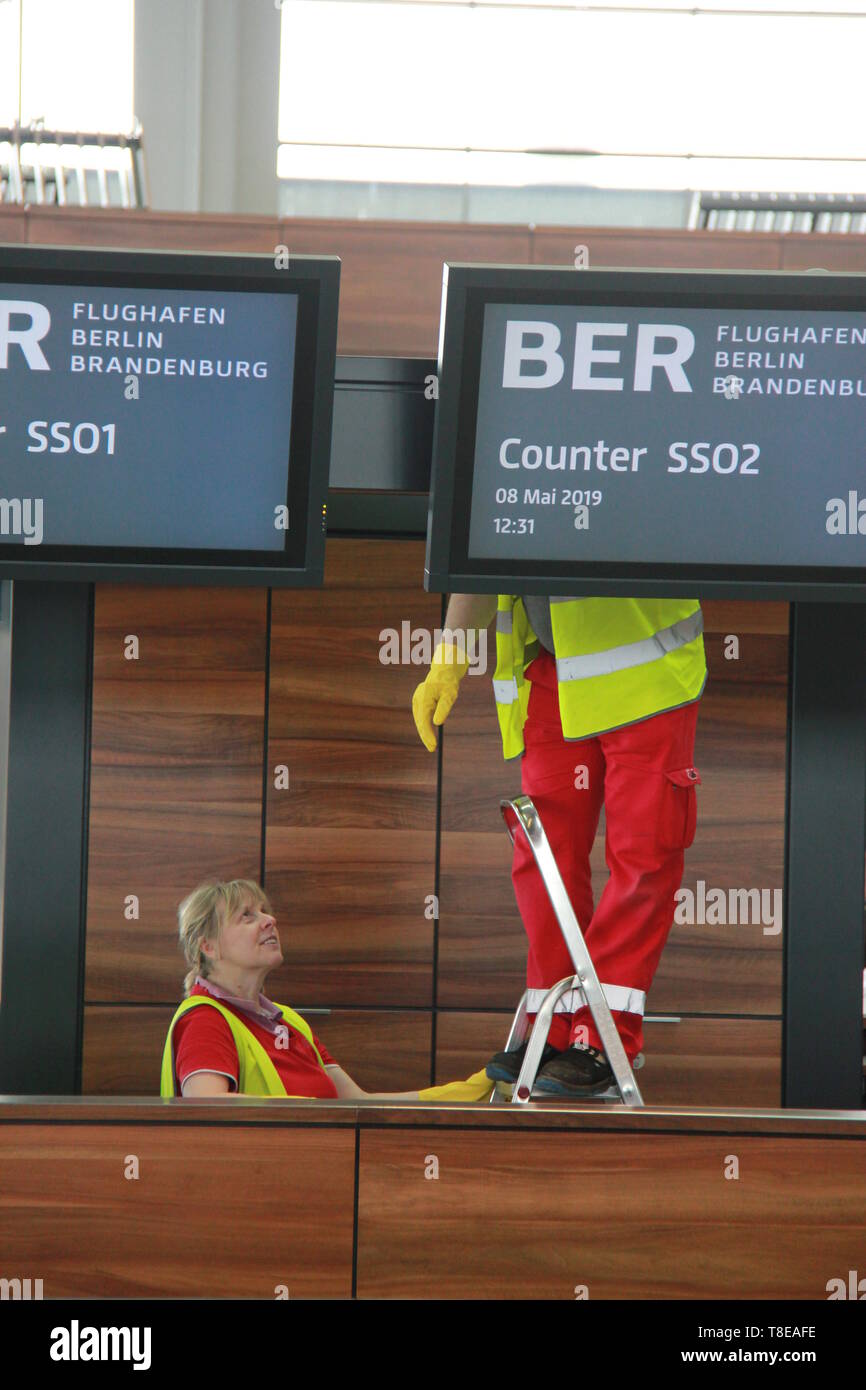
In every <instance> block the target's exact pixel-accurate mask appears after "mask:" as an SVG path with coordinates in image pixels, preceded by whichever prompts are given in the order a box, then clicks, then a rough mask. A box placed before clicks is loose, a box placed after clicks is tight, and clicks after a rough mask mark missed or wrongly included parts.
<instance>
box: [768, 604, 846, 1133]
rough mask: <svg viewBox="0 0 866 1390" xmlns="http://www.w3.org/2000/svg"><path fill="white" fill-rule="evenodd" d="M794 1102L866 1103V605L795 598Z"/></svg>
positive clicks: (786, 1001)
mask: <svg viewBox="0 0 866 1390" xmlns="http://www.w3.org/2000/svg"><path fill="white" fill-rule="evenodd" d="M788 679H789V696H788V786H787V807H786V828H785V903H784V916H785V925H784V940H783V972H784V978H783V1036H782V1104H783V1105H784V1106H803V1107H808V1108H816V1107H817V1108H821V1109H834V1110H838V1109H841V1110H853V1109H859V1108H860V1106H861V1104H862V1082H861V1066H862V1060H861V1057H862V1034H861V1027H862V972H863V856H864V850H866V604H859V603H838V604H831V603H794V604H792V605H791V641H790V669H789V676H788Z"/></svg>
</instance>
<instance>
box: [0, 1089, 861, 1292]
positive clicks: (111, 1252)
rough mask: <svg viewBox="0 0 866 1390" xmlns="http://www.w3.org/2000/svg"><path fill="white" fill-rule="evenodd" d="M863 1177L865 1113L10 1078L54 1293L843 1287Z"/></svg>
mask: <svg viewBox="0 0 866 1390" xmlns="http://www.w3.org/2000/svg"><path fill="white" fill-rule="evenodd" d="M864 1183H866V1114H864V1113H862V1112H852V1113H845V1112H834V1113H832V1114H829V1113H822V1112H820V1111H814V1110H809V1111H796V1110H785V1111H779V1110H755V1109H753V1110H744V1109H741V1110H723V1109H700V1108H691V1109H689V1110H682V1109H675V1108H665V1107H652V1106H650V1107H647V1108H645V1109H642V1110H640V1111H632V1110H628V1109H623V1108H622V1107H619V1106H616V1107H607V1108H606V1107H605V1106H603V1105H595V1104H584V1105H580V1106H578V1105H570V1104H565V1103H549V1104H546V1105H537V1104H531V1105H528V1106H526V1107H519V1108H518V1107H512V1106H509V1105H505V1104H502V1105H493V1106H491V1105H442V1104H439V1105H430V1104H425V1103H417V1104H413V1103H409V1104H406V1103H401V1104H397V1103H391V1104H383V1103H381V1102H377V1101H366V1102H363V1103H360V1104H359V1103H357V1102H349V1101H343V1102H333V1103H331V1102H325V1101H321V1100H311V1101H291V1100H285V1101H283V1100H266V1101H263V1100H259V1099H257V1098H254V1097H246V1096H242V1097H238V1098H234V1099H228V1098H227V1099H226V1100H225V1101H220V1102H217V1101H213V1100H209V1099H201V1100H148V1099H138V1098H129V1097H116V1098H113V1099H110V1100H101V1099H100V1100H96V1099H93V1098H90V1097H86V1096H82V1097H78V1098H72V1099H69V1098H67V1097H62V1096H54V1097H52V1096H40V1097H35V1098H27V1097H4V1098H2V1099H0V1274H2V1275H3V1276H4V1277H5V1278H7V1279H11V1278H19V1279H26V1278H30V1279H31V1280H35V1279H41V1280H42V1296H43V1297H44V1298H46V1299H50V1298H183V1297H189V1298H255V1299H275V1298H281V1297H282V1298H284V1297H289V1298H310V1297H316V1298H321V1297H325V1298H350V1297H352V1296H355V1297H358V1298H391V1297H394V1298H419V1299H427V1298H429V1299H443V1298H450V1297H457V1298H474V1297H481V1298H551V1299H558V1298H563V1299H569V1300H573V1299H575V1298H586V1297H589V1298H591V1299H606V1298H607V1299H610V1298H613V1299H617V1298H623V1299H625V1298H627V1299H678V1298H683V1299H685V1298H688V1299H700V1298H706V1299H735V1298H743V1299H766V1298H777V1299H827V1298H828V1296H829V1292H830V1291H831V1290H832V1289H833V1288H835V1287H837V1286H835V1285H832V1284H831V1283H830V1281H831V1280H834V1279H837V1280H842V1281H843V1283H844V1286H845V1288H846V1289H847V1286H848V1281H849V1275H850V1271H852V1270H854V1271H856V1270H857V1269H858V1268H862V1264H863V1249H864V1236H866V1230H864V1227H866V1216H864V1208H863V1199H862V1194H863V1190H864ZM853 1296H854V1297H856V1296H857V1295H856V1293H855V1294H854V1295H853Z"/></svg>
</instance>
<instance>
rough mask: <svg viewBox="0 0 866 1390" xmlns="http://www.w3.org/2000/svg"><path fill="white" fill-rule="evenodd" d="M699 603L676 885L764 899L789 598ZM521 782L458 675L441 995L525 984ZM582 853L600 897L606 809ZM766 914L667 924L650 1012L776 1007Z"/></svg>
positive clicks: (777, 938)
mask: <svg viewBox="0 0 866 1390" xmlns="http://www.w3.org/2000/svg"><path fill="white" fill-rule="evenodd" d="M702 606H703V609H704V621H705V625H706V636H705V648H706V651H707V667H708V671H709V678H708V682H707V687H706V690H705V692H704V696H703V699H702V701H701V708H700V713H699V716H698V731H697V739H696V745H695V761H696V764H697V766H698V767H699V768H700V771H701V776H702V779H703V782H702V785H701V787H700V788H699V789H698V799H699V800H698V807H699V810H698V828H697V833H696V835H695V840H694V843H693V845H692V846H691V848H690V849H689V850H688V851H687V853H686V867H685V874H684V878H683V887H685V888H690V889H691V890H692V891H693V892H697V891H698V890H697V881H698V879H703V881H704V883H705V885H706V890H707V891H709V889H710V888H721V889H724V890H726V891H727V890H728V889H729V888H733V887H741V886H742V887H746V888H751V887H761V888H765V889H767V890H769V892H770V894H771V896H770V897H769V898H768V899H767V902H768V904H772V903H773V901H774V899H773V898H772V892H773V891H774V890H775V889H781V887H782V868H783V849H784V773H785V727H786V717H787V698H786V681H787V611H788V610H787V605H786V604H771V605H767V604H759V603H732V602H726V603H724V604H720V605H716V604H715V603H714V602H713V601H712V600H708V601H706V602H705V603H704V604H703V605H702ZM730 634H734V635H737V636H738V637H739V639H740V658H739V660H738V661H727V660H725V657H724V650H725V638H726V637H727V636H728V635H730ZM492 661H493V655H492V652H491V654H490V662H491V663H492ZM491 673H492V672H491ZM717 673H718V678H717ZM519 791H520V759H513V760H511V761H509V762H506V761H505V760H504V759H503V757H502V746H501V742H500V738H499V731H498V725H497V722H496V715H495V708H494V704H493V695H492V691H491V688H490V682H489V680H487V679H484V678H480V679H473V678H471V677H468V676H467V678H466V679H465V680H464V681H463V683H462V685H461V689H460V697H459V700H458V703H457V705H456V706H455V708H454V710H453V711H452V713H451V715H450V717H449V721H448V724H447V726H446V729H445V739H444V746H443V782H442V848H441V861H440V929H439V992H438V1003H439V1004H440V1005H441V1006H443V1007H449V1008H461V1009H479V1008H488V1009H489V1008H505V1009H508V1008H510V1009H512V1010H513V1009H514V1008H515V1007H516V1004H517V1001H518V999H519V997H520V994H521V992H522V990H523V988H524V985H525V966H526V938H525V933H524V930H523V925H522V922H521V919H520V916H519V914H518V911H517V905H516V902H515V900H514V892H513V889H512V886H511V879H510V867H511V855H512V850H511V844H510V842H509V840H508V836H507V833H506V831H505V827H504V823H503V821H502V818H501V814H500V812H499V799H500V797H503V796H513V795H515V794H516V793H517V792H519ZM591 864H592V869H593V891H594V895H595V900H596V902H598V898H599V896H600V893H601V891H602V889H603V887H604V883H605V882H606V880H607V877H608V870H607V865H606V862H605V858H604V814H603V813H602V818H601V822H600V825H599V831H598V835H597V837H596V841H595V845H594V848H593V852H592V856H591ZM763 925H764V924H763V923H755V924H752V925H749V924H745V925H740V926H724V927H723V926H718V927H711V926H697V925H695V926H691V927H690V926H685V925H683V926H679V925H678V926H674V927H673V930H672V932H671V935H670V937H669V939H668V945H667V947H666V950H665V953H664V955H663V956H662V960H661V964H660V966H659V970H658V973H657V975H656V980H655V982H654V985H653V988H652V991H651V992H650V996H649V998H648V1001H647V1010H648V1012H651V1013H652V1012H657V1013H658V1012H662V1013H668V1012H672V1013H679V1012H686V1013H694V1012H708V1013H709V1012H712V1013H747V1014H764V1015H766V1014H770V1015H774V1014H777V1013H778V1012H779V1009H780V1007H781V992H780V991H781V935H770V934H766V933H765V932H764V930H763Z"/></svg>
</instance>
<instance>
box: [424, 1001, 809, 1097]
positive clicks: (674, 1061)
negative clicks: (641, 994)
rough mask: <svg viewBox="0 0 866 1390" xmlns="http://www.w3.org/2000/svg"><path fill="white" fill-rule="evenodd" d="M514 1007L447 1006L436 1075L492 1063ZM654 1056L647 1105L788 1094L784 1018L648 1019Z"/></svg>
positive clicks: (645, 1083)
mask: <svg viewBox="0 0 866 1390" xmlns="http://www.w3.org/2000/svg"><path fill="white" fill-rule="evenodd" d="M511 1019H512V1014H511V1013H504V1012H503V1013H495V1012H489V1013H462V1012H457V1011H451V1010H447V1011H445V1010H443V1011H441V1012H440V1013H439V1016H438V1019H437V1025H436V1082H437V1084H439V1083H441V1082H444V1081H456V1080H458V1079H459V1078H461V1077H464V1076H471V1075H472V1073H473V1072H475V1071H478V1070H479V1069H480V1068H481V1067H483V1066H485V1065H486V1064H487V1062H488V1061H489V1060H490V1058H491V1057H492V1056H493V1054H494V1052H499V1051H501V1050H502V1048H503V1047H504V1046H505V1039H506V1038H507V1036H508V1029H509V1027H510V1026H511ZM644 1055H645V1057H646V1064H645V1065H644V1066H643V1067H641V1069H640V1070H639V1071H638V1072H637V1073H636V1075H637V1081H638V1085H639V1086H640V1091H641V1095H642V1096H643V1099H644V1104H646V1105H700V1106H706V1105H712V1106H719V1107H722V1106H737V1107H750V1108H759V1107H762V1106H767V1107H770V1108H775V1107H776V1106H778V1105H779V1100H780V1096H781V1061H780V1057H781V1023H780V1022H778V1021H777V1020H775V1019H766V1020H764V1019H747V1018H710V1017H706V1018H688V1017H682V1018H681V1019H680V1020H679V1022H662V1021H661V1020H658V1021H657V1020H654V1019H648V1020H647V1021H646V1023H645V1024H644Z"/></svg>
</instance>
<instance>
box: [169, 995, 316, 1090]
mask: <svg viewBox="0 0 866 1390" xmlns="http://www.w3.org/2000/svg"><path fill="white" fill-rule="evenodd" d="M197 994H203V995H205V996H207V995H210V996H211V997H212V998H214V999H218V1000H219V1002H220V1003H221V1004H222V1005H223V1007H224V1008H226V1009H230V1010H231V1011H232V1013H233V1014H235V1015H236V1016H237V1017H238V1018H239V1019H240V1021H241V1022H242V1023H243V1024H245V1025H246V1027H247V1028H249V1030H250V1032H251V1033H252V1034H253V1036H254V1037H255V1038H257V1039H258V1041H259V1042H260V1043H261V1045H262V1047H263V1048H264V1049H265V1052H266V1053H267V1054H268V1056H269V1057H270V1059H271V1061H272V1062H273V1064H274V1066H275V1067H276V1069H277V1073H278V1075H279V1077H280V1080H281V1081H282V1083H283V1085H284V1086H285V1088H286V1093H287V1094H288V1095H290V1096H314V1097H318V1098H320V1099H322V1100H333V1099H335V1097H336V1095H337V1088H336V1086H335V1085H334V1083H333V1081H332V1079H331V1077H330V1076H329V1075H328V1073H327V1072H326V1071H323V1069H322V1068H321V1067H320V1066H319V1063H318V1059H317V1058H316V1054H315V1052H314V1051H313V1049H312V1048H311V1047H310V1044H309V1043H308V1042H307V1040H306V1038H305V1037H304V1036H303V1034H302V1033H299V1032H298V1030H297V1029H296V1028H293V1027H292V1026H291V1025H290V1024H286V1023H285V1021H284V1019H283V1016H282V1014H281V1013H280V1012H279V1010H278V1009H277V1006H276V1005H275V1004H273V1003H272V1002H271V1000H270V999H266V998H265V996H264V995H262V994H260V995H259V1003H258V1005H256V1004H254V1003H253V1002H252V1000H249V999H237V998H235V997H234V996H232V995H228V994H226V993H225V991H224V990H221V989H220V988H219V987H218V986H217V985H212V986H208V985H206V984H205V982H204V981H203V980H202V977H201V976H199V977H198V979H197V980H196V982H195V985H194V986H193V988H192V989H191V990H190V997H192V996H194V995H197ZM278 1026H279V1027H281V1028H282V1027H287V1028H288V1030H289V1045H288V1047H285V1046H281V1047H277V1045H276V1044H277V1038H278V1037H279V1036H280V1034H278V1033H277V1027H278ZM311 1031H312V1030H311ZM313 1039H314V1041H315V1044H316V1047H317V1048H318V1049H319V1052H320V1053H321V1056H322V1061H323V1062H324V1064H325V1066H336V1065H337V1063H336V1062H335V1061H334V1058H333V1057H332V1056H331V1054H330V1052H329V1051H328V1050H327V1048H326V1047H325V1046H324V1044H323V1043H322V1042H321V1041H320V1040H319V1038H317V1037H316V1034H315V1033H313ZM172 1041H173V1043H174V1057H175V1073H176V1075H177V1079H178V1084H179V1085H180V1087H181V1090H182V1089H183V1083H184V1081H186V1079H187V1077H188V1076H192V1075H193V1073H194V1072H197V1071H215V1072H218V1073H219V1075H220V1076H227V1077H228V1079H229V1090H230V1091H236V1090H237V1089H238V1053H237V1048H236V1047H235V1041H234V1038H233V1037H232V1031H231V1028H230V1027H229V1025H228V1023H227V1022H226V1020H225V1019H224V1018H223V1016H222V1014H221V1013H220V1012H219V1010H218V1009H190V1010H189V1011H188V1012H187V1013H185V1014H183V1015H182V1017H181V1018H179V1019H178V1021H177V1023H176V1024H175V1025H174V1032H173V1034H172Z"/></svg>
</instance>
